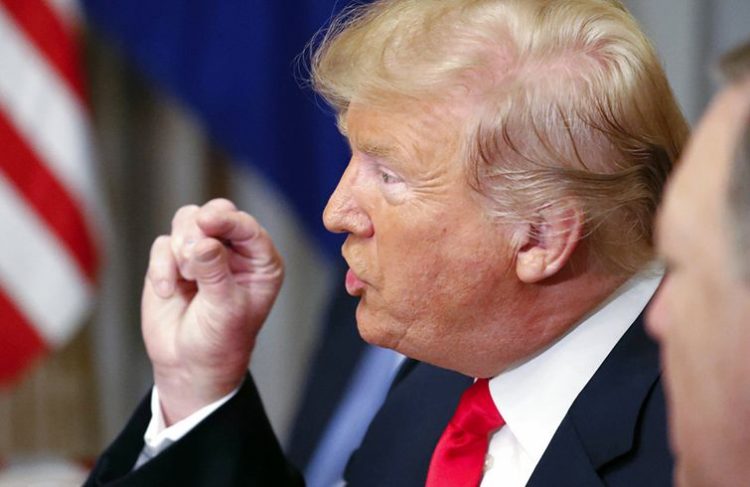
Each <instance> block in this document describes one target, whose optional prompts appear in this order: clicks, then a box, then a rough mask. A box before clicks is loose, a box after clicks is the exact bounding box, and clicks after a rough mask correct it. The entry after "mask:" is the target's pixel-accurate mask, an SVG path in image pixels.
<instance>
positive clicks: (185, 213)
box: [172, 205, 199, 227]
mask: <svg viewBox="0 0 750 487" xmlns="http://www.w3.org/2000/svg"><path fill="white" fill-rule="evenodd" d="M198 209H199V208H198V205H185V206H182V207H180V208H179V209H178V210H177V211H176V212H175V214H174V217H173V218H172V227H175V226H177V225H179V224H180V222H182V220H185V219H186V218H188V217H190V215H192V214H194V213H195V212H197V211H198Z"/></svg>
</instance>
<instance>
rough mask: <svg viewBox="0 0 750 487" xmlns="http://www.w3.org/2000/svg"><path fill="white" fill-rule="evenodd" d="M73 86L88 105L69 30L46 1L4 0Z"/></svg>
mask: <svg viewBox="0 0 750 487" xmlns="http://www.w3.org/2000/svg"><path fill="white" fill-rule="evenodd" d="M0 3H1V4H2V5H4V6H5V8H6V9H7V10H8V13H10V14H11V15H12V16H13V18H14V19H15V21H16V23H17V24H18V26H19V27H20V28H21V29H22V30H23V31H24V32H25V33H26V35H27V36H28V38H29V39H31V40H32V41H33V43H34V45H36V48H37V49H38V50H39V51H40V52H41V53H42V54H43V55H44V57H45V58H46V60H47V62H48V63H49V64H51V65H52V66H53V67H54V69H55V70H57V72H58V73H59V75H60V76H61V77H62V78H63V79H64V80H65V82H66V83H67V84H68V86H69V87H70V89H71V90H72V91H73V93H75V94H76V95H77V96H78V99H79V100H80V101H81V103H82V104H83V105H85V100H86V96H85V90H84V81H83V77H82V75H81V73H82V70H81V65H80V60H79V57H78V51H77V50H76V44H75V42H73V39H72V38H71V35H70V33H69V31H68V30H67V29H66V28H65V26H64V25H63V23H62V22H61V21H60V18H59V17H58V16H57V14H56V13H55V12H54V11H53V10H52V9H51V8H50V6H49V5H48V4H47V2H46V1H45V0H0Z"/></svg>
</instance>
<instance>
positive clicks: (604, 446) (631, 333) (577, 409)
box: [528, 315, 659, 486]
mask: <svg viewBox="0 0 750 487" xmlns="http://www.w3.org/2000/svg"><path fill="white" fill-rule="evenodd" d="M658 377H659V352H658V348H657V346H656V344H655V343H654V342H653V341H651V340H650V339H649V338H648V336H646V333H645V330H644V328H643V315H641V316H639V317H638V319H637V320H636V321H635V322H634V323H633V325H631V327H630V329H628V331H627V332H626V333H625V335H623V337H622V338H621V339H620V341H619V342H618V343H617V345H616V346H615V348H614V349H613V350H612V352H611V353H610V354H609V356H608V357H607V358H606V359H605V361H604V362H603V363H602V365H601V366H600V367H599V370H597V372H596V373H595V374H594V376H593V377H592V378H591V380H590V381H589V383H588V384H587V385H586V387H585V388H584V389H583V391H581V393H580V394H579V395H578V397H577V398H576V400H575V401H574V402H573V405H572V406H571V408H570V410H569V411H568V414H567V415H566V416H565V418H564V419H563V421H562V423H561V424H560V427H559V428H558V430H557V431H556V432H555V435H554V436H553V438H552V441H551V442H550V444H549V446H548V447H547V450H546V451H545V452H544V455H543V456H542V458H541V460H540V461H539V464H537V467H536V469H535V470H534V473H533V474H532V476H531V479H530V480H529V483H528V485H529V486H536V485H538V486H544V485H559V486H563V485H570V486H589V485H590V486H601V485H603V483H602V480H601V479H600V477H599V475H598V474H597V472H598V470H599V469H600V468H601V467H603V466H604V465H606V464H607V463H608V462H610V461H612V460H614V459H616V458H618V457H620V456H622V455H625V454H626V453H628V452H629V451H630V450H631V449H632V448H633V445H634V439H635V434H636V430H637V426H638V425H637V423H638V418H639V415H640V413H641V409H642V408H643V405H644V402H645V401H646V399H647V397H648V396H649V394H650V392H651V390H652V389H653V387H654V384H655V383H656V381H657V379H658ZM561 479H565V481H564V482H563V483H561Z"/></svg>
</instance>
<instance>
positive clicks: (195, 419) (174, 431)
mask: <svg viewBox="0 0 750 487" xmlns="http://www.w3.org/2000/svg"><path fill="white" fill-rule="evenodd" d="M239 390H240V386H237V388H235V389H234V390H233V391H232V392H230V393H229V394H227V395H226V396H224V397H222V398H221V399H219V400H218V401H214V402H212V403H211V404H208V405H206V406H203V407H202V408H200V409H199V410H197V411H196V412H194V413H193V414H191V415H190V416H188V417H187V418H185V419H182V420H180V421H178V422H176V423H175V424H173V425H171V426H169V427H167V426H166V425H165V423H164V414H163V413H162V410H161V404H160V402H159V391H158V389H157V388H156V386H154V387H153V389H152V391H151V422H150V423H149V424H148V428H146V433H145V434H144V435H143V450H141V454H140V455H139V456H138V461H136V462H135V468H138V467H140V466H141V465H143V464H144V463H146V462H147V461H149V460H151V459H152V458H154V457H155V456H156V455H158V454H159V453H161V452H162V451H164V450H165V449H166V448H167V447H168V446H169V445H171V444H172V443H174V442H176V441H178V440H179V439H180V438H182V437H183V436H185V435H186V434H188V433H189V432H190V430H192V429H193V428H195V427H196V426H197V425H198V423H200V422H201V421H203V420H204V419H206V417H207V416H208V415H210V414H211V413H213V412H214V411H216V410H217V409H219V408H220V407H221V406H222V405H223V404H224V403H225V402H227V401H228V400H230V399H231V398H232V397H234V395H235V394H237V391H239Z"/></svg>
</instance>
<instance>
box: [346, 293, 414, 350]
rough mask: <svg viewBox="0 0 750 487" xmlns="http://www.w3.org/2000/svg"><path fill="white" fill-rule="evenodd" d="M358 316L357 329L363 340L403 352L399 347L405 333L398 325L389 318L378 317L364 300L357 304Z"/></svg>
mask: <svg viewBox="0 0 750 487" xmlns="http://www.w3.org/2000/svg"><path fill="white" fill-rule="evenodd" d="M356 318H357V331H358V332H359V336H360V337H362V340H364V341H365V342H367V343H369V344H370V345H374V346H376V347H382V348H390V349H392V350H396V351H397V352H401V353H403V352H402V351H401V350H399V349H398V347H399V345H400V338H401V336H403V333H401V332H400V331H399V329H398V327H396V326H393V325H392V324H391V322H390V321H389V320H386V319H377V318H376V317H375V316H373V315H372V314H371V313H369V312H368V310H367V309H366V306H365V305H363V304H362V301H360V302H359V305H358V306H357V313H356Z"/></svg>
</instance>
